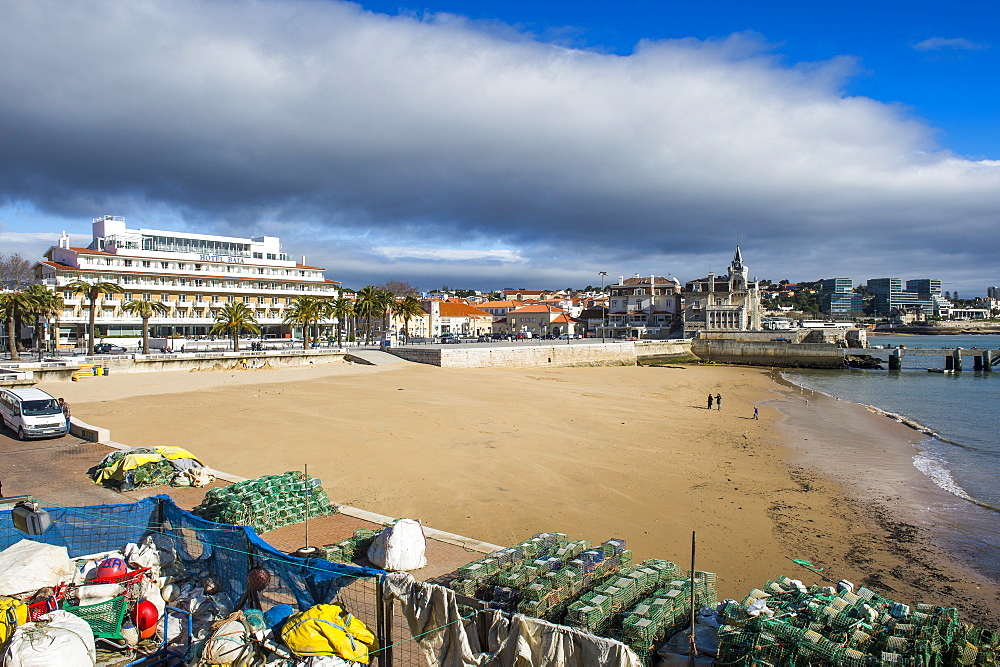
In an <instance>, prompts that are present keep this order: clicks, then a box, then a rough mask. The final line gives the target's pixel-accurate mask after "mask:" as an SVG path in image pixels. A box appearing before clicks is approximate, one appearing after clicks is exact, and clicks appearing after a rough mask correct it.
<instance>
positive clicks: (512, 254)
mask: <svg viewBox="0 0 1000 667" xmlns="http://www.w3.org/2000/svg"><path fill="white" fill-rule="evenodd" d="M372 251H373V252H375V253H377V254H379V255H383V256H384V257H387V258H389V259H403V258H407V259H426V260H433V261H447V262H465V261H469V260H489V261H495V262H523V261H524V257H522V256H521V254H520V253H519V252H517V251H514V250H464V249H460V248H400V247H392V246H379V247H374V248H372Z"/></svg>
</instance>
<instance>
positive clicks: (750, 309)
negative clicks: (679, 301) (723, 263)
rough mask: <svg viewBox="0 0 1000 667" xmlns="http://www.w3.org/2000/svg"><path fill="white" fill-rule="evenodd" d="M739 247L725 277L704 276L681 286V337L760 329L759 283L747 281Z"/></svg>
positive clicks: (746, 269) (747, 270)
mask: <svg viewBox="0 0 1000 667" xmlns="http://www.w3.org/2000/svg"><path fill="white" fill-rule="evenodd" d="M748 276H749V269H748V268H747V266H746V265H745V264H744V263H743V255H742V253H741V252H740V248H739V246H737V247H736V254H735V255H733V261H732V262H731V263H730V265H729V272H728V273H727V274H726V275H725V276H716V275H715V274H714V273H709V274H708V276H707V277H705V278H701V279H699V280H692V281H690V282H688V283H686V284H685V285H684V291H683V292H682V296H683V299H684V310H683V313H684V337H685V338H688V337H691V336H694V335H695V334H697V333H699V332H701V333H730V332H736V331H760V330H761V316H762V309H761V304H760V285H759V283H758V282H757V281H756V280H750V279H749V278H748Z"/></svg>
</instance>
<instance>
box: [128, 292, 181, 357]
mask: <svg viewBox="0 0 1000 667" xmlns="http://www.w3.org/2000/svg"><path fill="white" fill-rule="evenodd" d="M122 310H124V311H125V312H126V313H129V314H130V315H134V316H135V317H141V318H142V353H143V354H149V319H150V318H151V317H152V316H153V315H166V314H167V313H169V312H170V307H169V306H167V304H165V303H163V302H162V301H143V300H141V299H132V300H131V301H129V302H128V303H126V304H125V305H123V306H122Z"/></svg>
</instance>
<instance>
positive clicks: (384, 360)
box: [344, 350, 413, 366]
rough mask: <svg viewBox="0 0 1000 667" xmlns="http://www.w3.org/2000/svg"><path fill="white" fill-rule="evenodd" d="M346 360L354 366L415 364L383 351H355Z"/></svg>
mask: <svg viewBox="0 0 1000 667" xmlns="http://www.w3.org/2000/svg"><path fill="white" fill-rule="evenodd" d="M344 360H345V361H350V362H351V363H354V364H364V365H365V366H390V365H393V364H397V365H398V364H410V363H413V362H411V361H408V360H406V359H402V358H400V357H397V356H395V355H393V354H389V353H388V352H382V351H381V350H354V351H353V352H348V353H347V354H345V355H344Z"/></svg>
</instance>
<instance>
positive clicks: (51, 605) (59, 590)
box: [28, 584, 69, 621]
mask: <svg viewBox="0 0 1000 667" xmlns="http://www.w3.org/2000/svg"><path fill="white" fill-rule="evenodd" d="M68 588H69V584H59V585H58V586H55V587H54V588H53V589H52V595H50V596H49V597H47V598H45V599H44V600H38V601H37V602H32V603H31V604H29V605H28V620H29V621H38V620H40V619H41V618H42V616H45V615H46V614H48V613H49V612H50V611H55V610H56V609H58V608H59V605H60V604H61V603H62V600H63V598H64V597H66V590H67V589H68Z"/></svg>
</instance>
